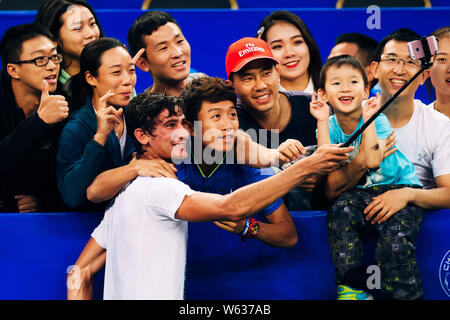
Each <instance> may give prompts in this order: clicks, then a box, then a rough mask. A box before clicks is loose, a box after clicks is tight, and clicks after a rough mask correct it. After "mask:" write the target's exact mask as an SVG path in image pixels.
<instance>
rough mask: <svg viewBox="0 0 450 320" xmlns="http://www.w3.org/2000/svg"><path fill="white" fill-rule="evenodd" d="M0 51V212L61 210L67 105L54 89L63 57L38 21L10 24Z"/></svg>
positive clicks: (0, 45)
mask: <svg viewBox="0 0 450 320" xmlns="http://www.w3.org/2000/svg"><path fill="white" fill-rule="evenodd" d="M0 56H1V60H2V70H1V74H0V212H17V211H19V212H36V211H54V210H60V209H61V207H60V200H59V199H60V198H59V194H58V192H57V188H56V179H55V177H54V175H55V168H54V163H55V160H54V159H55V151H56V145H57V139H58V136H59V132H60V130H61V128H62V125H63V120H64V119H66V118H67V116H68V114H69V108H68V105H67V102H66V100H65V98H64V97H63V96H60V95H50V92H54V91H55V90H56V85H57V79H58V73H59V68H60V62H61V61H62V56H61V55H60V54H58V53H57V52H56V43H55V42H53V41H52V40H51V35H50V34H49V33H48V31H46V30H45V29H42V27H39V26H36V25H34V24H24V25H19V26H15V27H12V28H10V29H8V30H7V31H6V32H5V34H4V35H3V38H2V40H1V43H0Z"/></svg>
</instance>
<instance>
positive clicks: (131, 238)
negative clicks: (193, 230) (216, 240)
mask: <svg viewBox="0 0 450 320" xmlns="http://www.w3.org/2000/svg"><path fill="white" fill-rule="evenodd" d="M194 192H195V191H192V190H191V189H190V188H189V187H188V186H187V185H186V184H184V183H182V182H180V181H178V180H176V179H171V178H152V177H138V178H136V180H134V181H133V182H132V183H131V184H130V185H129V186H128V187H127V188H126V189H124V190H123V191H122V192H121V193H120V194H119V195H118V196H117V197H116V199H115V201H114V204H113V205H112V206H111V207H110V208H108V209H107V210H106V212H105V217H104V218H103V220H102V222H101V223H100V225H99V226H98V227H97V228H96V229H95V230H94V232H93V233H92V237H93V238H94V239H95V240H96V241H97V243H98V244H99V245H100V246H102V247H104V248H108V250H107V253H106V267H105V283H104V285H105V287H104V293H103V297H104V299H105V300H120V299H126V300H136V299H145V300H160V299H164V300H181V299H183V295H184V270H185V265H186V246H187V222H186V221H182V220H177V219H175V213H176V211H177V210H178V208H179V206H180V205H181V203H182V202H183V199H184V197H185V196H190V195H191V194H193V193H194Z"/></svg>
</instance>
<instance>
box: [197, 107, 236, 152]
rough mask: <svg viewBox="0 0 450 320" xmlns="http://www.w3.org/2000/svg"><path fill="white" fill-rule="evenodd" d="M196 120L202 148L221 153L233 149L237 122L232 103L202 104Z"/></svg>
mask: <svg viewBox="0 0 450 320" xmlns="http://www.w3.org/2000/svg"><path fill="white" fill-rule="evenodd" d="M197 119H198V121H201V124H202V143H203V146H207V147H209V148H211V149H214V150H216V151H222V152H227V151H230V150H231V149H232V148H233V146H234V142H235V140H236V132H237V130H238V128H239V121H238V117H237V113H236V106H235V105H234V103H233V102H232V101H228V100H225V101H220V102H216V103H212V102H206V101H205V102H203V103H202V108H201V109H200V111H199V113H198V116H197Z"/></svg>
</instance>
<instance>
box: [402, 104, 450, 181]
mask: <svg viewBox="0 0 450 320" xmlns="http://www.w3.org/2000/svg"><path fill="white" fill-rule="evenodd" d="M395 136H396V137H397V146H398V147H399V149H400V150H401V152H403V153H404V154H405V155H406V156H407V157H408V159H409V160H411V161H412V163H413V164H414V168H415V169H416V174H417V177H418V178H419V180H420V181H421V182H422V184H423V185H424V188H425V189H430V188H435V187H436V184H435V178H436V177H439V176H442V175H446V174H450V121H449V119H448V118H447V117H446V116H445V115H443V114H442V113H440V112H437V111H436V110H433V109H431V108H429V107H427V106H426V105H425V104H423V103H422V102H421V101H420V100H414V112H413V115H412V117H411V119H410V120H409V122H408V123H407V124H406V125H404V126H403V127H401V128H397V129H395Z"/></svg>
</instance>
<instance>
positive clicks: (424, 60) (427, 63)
mask: <svg viewBox="0 0 450 320" xmlns="http://www.w3.org/2000/svg"><path fill="white" fill-rule="evenodd" d="M424 49H425V51H427V50H426V49H428V52H425V57H424V58H422V59H421V61H422V68H421V69H420V70H419V71H417V73H416V74H415V75H414V76H413V77H412V78H411V79H409V81H408V82H406V83H405V84H404V85H403V87H401V88H400V89H399V90H398V91H397V92H396V93H395V94H394V95H393V96H392V97H391V98H390V99H389V100H388V101H386V103H385V104H384V105H383V106H382V107H381V108H380V109H379V110H378V111H377V112H375V113H374V114H373V116H372V117H370V119H369V120H367V121H366V122H364V123H363V125H362V126H361V128H359V129H358V131H356V132H355V133H354V134H353V135H352V136H351V137H350V138H349V139H348V140H347V141H346V142H345V143H344V144H342V147H343V148H345V147H348V146H350V144H351V143H352V142H353V141H355V140H356V138H358V136H359V135H360V134H361V133H362V132H363V131H364V130H365V129H366V128H367V127H368V126H369V125H370V124H371V123H372V122H373V121H374V120H375V118H376V117H378V116H379V115H380V113H382V112H383V111H384V109H386V108H387V107H388V106H389V105H390V104H391V103H392V101H394V100H395V98H397V97H398V96H399V95H400V94H401V93H402V92H403V91H404V90H405V89H406V88H407V87H408V86H409V85H410V84H411V83H412V82H413V81H414V80H415V79H416V78H417V77H418V76H419V75H420V74H421V73H422V72H424V71H425V70H427V69H429V68H430V67H431V66H432V65H433V63H432V62H431V61H430V58H431V53H430V49H429V48H428V47H427V46H424Z"/></svg>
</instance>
